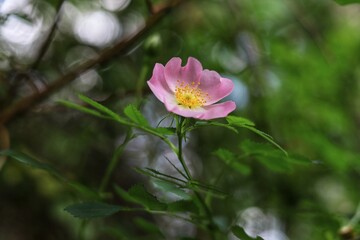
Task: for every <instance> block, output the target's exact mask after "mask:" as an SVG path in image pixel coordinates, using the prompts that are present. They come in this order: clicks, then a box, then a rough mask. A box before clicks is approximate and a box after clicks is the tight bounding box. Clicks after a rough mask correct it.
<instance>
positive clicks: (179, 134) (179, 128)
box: [176, 117, 215, 240]
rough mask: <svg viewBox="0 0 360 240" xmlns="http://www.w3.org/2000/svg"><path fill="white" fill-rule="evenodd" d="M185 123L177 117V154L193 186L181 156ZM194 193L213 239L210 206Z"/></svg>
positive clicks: (198, 194) (197, 193)
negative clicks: (206, 219)
mask: <svg viewBox="0 0 360 240" xmlns="http://www.w3.org/2000/svg"><path fill="white" fill-rule="evenodd" d="M185 125H186V119H185V118H183V117H179V118H177V121H176V133H177V137H178V149H177V152H176V153H177V156H178V159H179V161H180V163H181V165H182V167H183V168H184V170H185V174H186V176H187V179H188V183H189V184H190V185H192V186H193V183H192V181H193V180H192V176H191V173H190V171H189V169H188V167H187V165H186V163H185V161H184V157H183V152H182V142H183V138H184V137H185V135H186V132H185V131H184V129H185ZM194 193H195V196H196V198H197V199H198V201H199V203H200V205H201V206H202V208H203V210H204V212H205V214H206V216H207V218H208V221H209V225H208V229H209V230H210V236H211V239H213V240H214V239H215V235H214V233H213V231H212V229H211V228H213V227H214V226H215V223H214V221H213V217H212V213H211V210H210V208H209V207H208V206H207V204H206V202H205V201H204V199H203V197H202V196H201V195H200V193H199V192H197V191H196V190H194Z"/></svg>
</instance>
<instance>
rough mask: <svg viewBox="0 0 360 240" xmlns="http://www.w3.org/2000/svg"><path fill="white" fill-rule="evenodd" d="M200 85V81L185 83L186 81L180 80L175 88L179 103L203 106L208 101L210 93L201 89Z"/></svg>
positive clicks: (187, 105) (194, 106)
mask: <svg viewBox="0 0 360 240" xmlns="http://www.w3.org/2000/svg"><path fill="white" fill-rule="evenodd" d="M199 85H200V82H199V83H195V82H192V83H191V84H185V83H184V82H180V81H179V80H178V81H177V86H176V88H175V98H176V101H177V102H178V104H179V105H182V106H185V107H188V108H196V107H201V106H203V105H204V104H205V103H206V98H207V97H208V94H207V93H204V92H203V91H202V90H201V89H199V88H198V86H199Z"/></svg>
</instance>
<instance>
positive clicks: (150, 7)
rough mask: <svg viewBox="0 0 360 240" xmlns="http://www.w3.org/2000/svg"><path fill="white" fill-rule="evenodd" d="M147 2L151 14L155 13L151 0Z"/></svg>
mask: <svg viewBox="0 0 360 240" xmlns="http://www.w3.org/2000/svg"><path fill="white" fill-rule="evenodd" d="M145 2H146V7H147V8H148V10H149V12H150V13H151V14H154V7H153V4H152V2H151V0H145Z"/></svg>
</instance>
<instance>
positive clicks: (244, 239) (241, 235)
mask: <svg viewBox="0 0 360 240" xmlns="http://www.w3.org/2000/svg"><path fill="white" fill-rule="evenodd" d="M231 232H232V233H233V234H234V235H235V236H236V237H237V238H238V239H241V240H264V239H263V238H261V237H259V236H257V237H256V238H252V237H250V236H249V235H247V234H246V232H245V230H244V229H243V228H242V227H239V226H233V227H232V228H231Z"/></svg>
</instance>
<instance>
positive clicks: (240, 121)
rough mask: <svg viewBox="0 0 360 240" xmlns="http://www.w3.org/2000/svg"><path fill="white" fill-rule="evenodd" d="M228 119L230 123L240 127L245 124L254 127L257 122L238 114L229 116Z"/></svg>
mask: <svg viewBox="0 0 360 240" xmlns="http://www.w3.org/2000/svg"><path fill="white" fill-rule="evenodd" d="M226 121H227V122H228V123H229V124H230V125H235V126H239V127H243V126H251V127H254V126H255V123H254V122H252V121H251V120H249V119H247V118H243V117H237V116H227V117H226Z"/></svg>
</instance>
